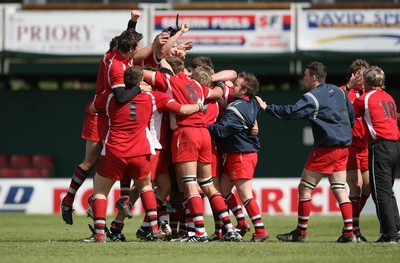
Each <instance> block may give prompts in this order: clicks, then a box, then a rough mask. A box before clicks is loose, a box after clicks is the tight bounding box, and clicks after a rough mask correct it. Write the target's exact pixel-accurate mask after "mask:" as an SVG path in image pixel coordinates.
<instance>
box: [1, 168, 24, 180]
mask: <svg viewBox="0 0 400 263" xmlns="http://www.w3.org/2000/svg"><path fill="white" fill-rule="evenodd" d="M19 177H21V169H20V168H15V167H4V168H0V178H19Z"/></svg>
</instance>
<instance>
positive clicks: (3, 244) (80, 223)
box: [0, 214, 400, 263]
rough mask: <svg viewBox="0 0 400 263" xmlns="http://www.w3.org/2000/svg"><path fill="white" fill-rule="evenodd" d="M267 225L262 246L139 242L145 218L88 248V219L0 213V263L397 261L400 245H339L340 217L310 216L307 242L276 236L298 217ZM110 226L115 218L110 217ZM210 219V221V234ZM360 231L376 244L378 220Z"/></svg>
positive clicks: (269, 220)
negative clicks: (118, 239)
mask: <svg viewBox="0 0 400 263" xmlns="http://www.w3.org/2000/svg"><path fill="white" fill-rule="evenodd" d="M263 218H264V223H265V224H266V226H267V228H268V231H269V233H270V239H269V240H268V241H267V242H264V243H252V242H249V240H250V238H251V234H247V235H246V236H245V239H244V242H241V243H224V242H220V243H215V242H213V243H211V242H210V243H195V244H193V243H172V242H157V243H154V242H141V241H138V240H137V239H136V237H135V232H136V230H137V228H138V227H139V225H140V222H141V220H142V218H141V217H134V218H133V219H130V220H127V221H126V225H125V229H124V233H125V235H126V236H127V238H128V242H125V243H113V242H111V241H109V242H107V243H106V244H86V243H82V242H80V240H82V239H83V238H84V237H86V236H89V235H90V234H91V233H90V231H89V228H88V227H87V224H88V223H92V222H91V221H90V220H89V219H88V218H86V217H84V216H74V225H72V226H70V225H66V224H65V223H64V222H63V221H62V219H61V216H60V215H25V214H0V262H3V263H5V262H7V263H8V262H12V263H17V262H57V263H63V262H68V263H71V262H84V263H89V262H144V263H145V262H148V263H153V262H162V263H170V262H171V263H172V262H174V263H179V262H185V263H195V262H207V263H211V262H219V263H223V262H244V263H250V262H282V263H283V262H290V263H292V262H308V263H312V262H318V263H325V262H335V263H337V262H346V263H349V262H368V263H369V262H380V263H381V262H385V263H386V262H399V260H400V244H381V243H374V242H369V243H367V244H338V243H336V242H335V241H336V240H337V238H338V237H339V235H340V231H341V228H342V220H341V218H340V216H313V215H312V216H311V218H310V222H309V230H308V241H307V242H306V243H282V242H278V241H277V239H276V238H275V236H276V235H277V234H278V233H285V232H289V231H291V230H293V229H294V227H295V225H296V217H293V216H292V217H289V216H266V215H264V217H263ZM107 220H108V222H111V220H112V217H108V219H107ZM211 220H212V218H211V217H206V228H207V230H208V232H209V234H211V233H212V231H213V225H212V221H211ZM361 227H362V233H363V235H364V236H366V237H367V238H368V240H370V241H374V240H377V239H378V237H379V228H378V222H377V219H376V217H374V216H362V217H361Z"/></svg>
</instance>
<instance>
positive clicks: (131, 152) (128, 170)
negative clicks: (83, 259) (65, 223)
mask: <svg viewBox="0 0 400 263" xmlns="http://www.w3.org/2000/svg"><path fill="white" fill-rule="evenodd" d="M121 39H123V36H122V38H121ZM128 45H129V44H128ZM119 48H121V46H119ZM122 50H124V49H121V51H122ZM122 52H123V51H122ZM129 52H132V51H131V50H129V51H128V52H124V53H125V54H126V53H129ZM124 53H122V54H124ZM139 72H140V71H139ZM134 73H135V71H134V70H132V74H134ZM136 79H139V77H138V78H136ZM137 84H139V83H137ZM139 88H140V86H139ZM108 93H109V95H108V96H107V103H103V102H102V101H101V100H100V99H99V100H95V101H94V103H93V106H94V108H96V109H102V110H103V111H105V112H107V115H108V117H109V122H110V125H109V131H108V134H107V140H106V142H105V145H104V148H103V154H104V155H102V156H101V157H100V160H99V164H98V167H97V172H96V175H95V178H94V181H93V205H92V209H93V220H94V229H95V232H94V235H93V236H92V237H91V238H88V239H85V240H84V241H85V242H99V243H103V242H105V227H106V212H107V196H108V194H109V191H110V189H111V187H112V186H113V184H114V183H115V181H117V180H121V179H122V177H123V176H124V175H125V174H129V175H130V176H131V177H132V179H134V180H135V186H136V187H137V188H138V190H139V193H140V197H141V200H142V204H143V207H144V210H145V213H146V216H147V218H148V219H149V224H150V227H151V229H152V239H153V240H157V239H158V238H159V237H160V231H159V228H158V224H157V209H156V200H155V195H154V191H153V188H152V185H151V181H150V171H151V155H152V154H154V153H155V152H154V145H153V142H152V140H151V135H150V132H149V129H148V126H149V122H150V117H151V112H152V103H151V100H152V98H151V96H150V95H149V94H146V93H140V94H138V95H137V96H135V98H134V99H132V100H130V101H129V102H128V103H120V102H118V101H117V100H116V99H113V97H114V96H115V93H114V92H112V91H108ZM103 107H105V109H103Z"/></svg>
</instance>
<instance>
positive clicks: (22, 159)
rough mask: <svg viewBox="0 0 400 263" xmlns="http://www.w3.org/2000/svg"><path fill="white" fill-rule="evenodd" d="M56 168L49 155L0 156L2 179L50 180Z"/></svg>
mask: <svg viewBox="0 0 400 263" xmlns="http://www.w3.org/2000/svg"><path fill="white" fill-rule="evenodd" d="M54 166H55V165H54V161H53V157H52V156H51V155H48V154H34V155H32V156H30V155H29V154H12V155H7V154H0V178H49V177H52V176H53V173H54Z"/></svg>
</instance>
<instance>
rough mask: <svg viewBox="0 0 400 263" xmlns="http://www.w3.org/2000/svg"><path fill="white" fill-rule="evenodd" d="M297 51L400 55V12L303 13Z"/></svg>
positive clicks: (380, 10)
mask: <svg viewBox="0 0 400 263" xmlns="http://www.w3.org/2000/svg"><path fill="white" fill-rule="evenodd" d="M297 15H298V16H297V25H298V34H297V41H298V49H299V50H302V51H303V50H304V51H307V50H317V51H339V52H340V51H342V52H351V51H355V52H399V51H400V9H373V10H372V9H371V10H362V9H340V10H335V9H329V10H300V11H299V12H298V14H297Z"/></svg>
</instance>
